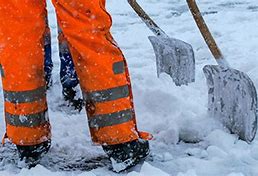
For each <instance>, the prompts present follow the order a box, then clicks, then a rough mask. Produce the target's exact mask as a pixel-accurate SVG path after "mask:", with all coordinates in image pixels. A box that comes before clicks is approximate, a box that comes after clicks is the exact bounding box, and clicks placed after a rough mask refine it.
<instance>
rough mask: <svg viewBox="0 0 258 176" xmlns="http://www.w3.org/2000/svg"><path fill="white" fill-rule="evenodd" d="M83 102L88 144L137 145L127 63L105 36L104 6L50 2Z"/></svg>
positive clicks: (97, 0) (99, 1)
mask: <svg viewBox="0 0 258 176" xmlns="http://www.w3.org/2000/svg"><path fill="white" fill-rule="evenodd" d="M52 1H53V4H54V5H55V7H56V11H57V16H58V20H59V26H60V27H61V30H62V31H63V33H64V37H65V38H66V40H67V41H68V43H69V48H70V49H71V52H72V55H73V59H74V63H75V67H76V72H77V74H78V76H79V80H80V85H81V89H82V91H83V93H84V98H85V99H86V104H87V105H86V110H87V114H88V121H89V127H90V131H91V136H92V139H93V141H94V142H95V143H98V144H108V145H113V144H119V143H124V142H128V141H132V140H135V139H138V138H139V137H140V134H139V132H138V130H137V127H136V120H135V112H134V107H133V100H132V92H131V84H130V79H129V74H128V70H127V65H126V61H125V59H124V56H123V54H122V52H121V51H120V49H119V48H118V47H117V46H116V44H115V42H114V40H113V39H112V37H111V35H110V27H111V23H112V22H111V17H110V15H109V14H108V13H107V12H106V10H105V1H104V0H87V1H86V0H76V1H74V0H52Z"/></svg>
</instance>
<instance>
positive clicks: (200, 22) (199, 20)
mask: <svg viewBox="0 0 258 176" xmlns="http://www.w3.org/2000/svg"><path fill="white" fill-rule="evenodd" d="M187 3H188V6H189V9H190V11H191V13H192V15H193V17H194V20H195V22H196V24H197V26H198V28H199V30H200V32H201V34H202V36H203V38H204V40H205V42H206V44H207V45H208V47H209V49H210V51H211V53H212V55H213V56H214V57H215V59H216V61H217V63H218V64H219V65H224V66H226V65H227V63H226V60H225V59H224V57H223V55H222V53H221V51H220V49H219V47H218V45H217V44H216V42H215V40H214V38H213V36H212V35H211V32H210V30H209V28H208V26H207V25H206V23H205V21H204V19H203V17H202V15H201V12H200V10H199V8H198V6H197V4H196V2H195V0H187Z"/></svg>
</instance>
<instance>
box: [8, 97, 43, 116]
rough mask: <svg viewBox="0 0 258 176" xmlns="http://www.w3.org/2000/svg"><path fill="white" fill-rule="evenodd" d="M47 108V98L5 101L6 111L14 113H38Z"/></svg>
mask: <svg viewBox="0 0 258 176" xmlns="http://www.w3.org/2000/svg"><path fill="white" fill-rule="evenodd" d="M46 109H47V101H46V98H44V99H42V100H40V101H36V102H32V103H20V104H13V103H10V102H5V111H6V112H8V113H10V114H14V115H23V114H36V113H39V112H43V111H45V110H46Z"/></svg>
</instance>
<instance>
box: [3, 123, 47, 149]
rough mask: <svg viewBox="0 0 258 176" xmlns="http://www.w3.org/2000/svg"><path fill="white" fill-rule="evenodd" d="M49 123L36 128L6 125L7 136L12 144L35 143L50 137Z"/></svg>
mask: <svg viewBox="0 0 258 176" xmlns="http://www.w3.org/2000/svg"><path fill="white" fill-rule="evenodd" d="M49 131H50V124H44V125H41V126H39V127H36V128H26V127H16V126H12V125H8V124H7V126H6V132H7V136H8V138H9V139H10V141H11V142H12V143H14V144H19V145H35V144H40V143H42V142H44V141H47V140H48V139H50V138H51V133H49ZM32 134H33V135H32Z"/></svg>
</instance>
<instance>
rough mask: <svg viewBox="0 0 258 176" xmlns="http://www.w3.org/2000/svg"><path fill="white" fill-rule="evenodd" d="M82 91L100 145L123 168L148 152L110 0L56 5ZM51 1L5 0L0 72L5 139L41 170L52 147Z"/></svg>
mask: <svg viewBox="0 0 258 176" xmlns="http://www.w3.org/2000/svg"><path fill="white" fill-rule="evenodd" d="M52 2H53V4H54V6H55V9H56V12H57V19H58V24H59V26H60V28H61V30H62V32H63V36H64V38H65V40H66V41H67V44H68V46H69V49H70V51H71V54H72V58H73V61H74V64H75V69H76V72H77V75H78V79H79V83H80V87H81V90H82V92H83V97H84V101H85V102H86V105H85V108H86V111H87V117H88V124H89V128H90V132H91V137H92V140H93V142H94V143H96V144H99V145H102V147H103V149H104V151H105V152H106V153H107V155H108V156H109V157H110V158H112V159H111V160H112V162H114V163H118V164H120V166H123V167H120V169H119V170H116V171H118V172H119V171H121V170H124V169H127V168H129V167H132V166H133V165H136V164H137V163H139V162H140V161H141V160H143V159H144V158H145V157H146V156H147V155H148V154H149V143H148V141H147V139H149V138H150V135H149V134H148V133H144V132H139V130H138V129H137V126H136V117H135V112H134V105H133V96H132V90H131V83H130V77H129V72H128V68H127V64H126V61H125V58H124V56H123V54H122V52H121V50H120V49H119V48H118V46H117V44H116V42H115V41H114V40H113V38H112V36H111V34H110V28H111V24H112V19H111V16H110V15H109V14H108V12H107V11H106V9H105V0H87V1H86V0H52ZM45 11H46V2H45V1H35V0H19V1H17V0H8V1H6V0H0V70H1V75H2V83H3V92H4V106H5V107H4V111H5V122H6V137H7V138H8V139H9V140H10V141H11V142H12V143H13V144H15V145H16V146H17V149H18V152H19V156H20V159H21V160H24V161H25V163H28V165H29V166H34V165H35V164H36V163H37V161H38V160H39V159H40V158H41V156H42V154H45V153H46V152H47V151H48V149H49V147H50V143H51V126H50V123H49V118H48V106H47V101H46V81H45V74H44V34H45V30H46V21H45Z"/></svg>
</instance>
